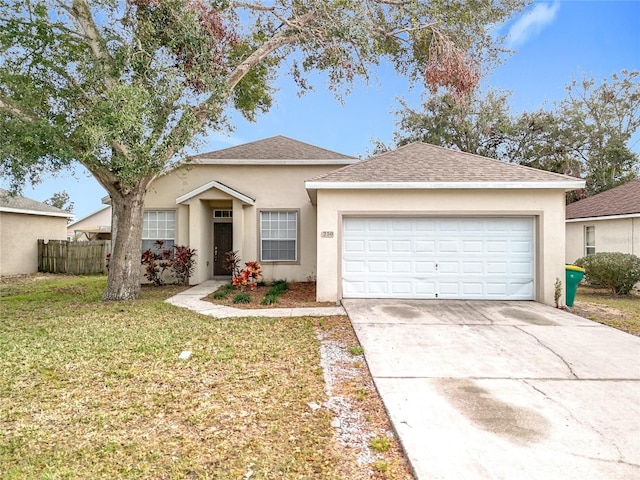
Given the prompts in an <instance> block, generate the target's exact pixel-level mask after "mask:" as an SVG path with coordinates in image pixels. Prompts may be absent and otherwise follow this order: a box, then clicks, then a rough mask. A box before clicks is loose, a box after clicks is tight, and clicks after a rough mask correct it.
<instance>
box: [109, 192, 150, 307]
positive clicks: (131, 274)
mask: <svg viewBox="0 0 640 480" xmlns="http://www.w3.org/2000/svg"><path fill="white" fill-rule="evenodd" d="M141 183H142V182H141ZM145 193H146V188H145V187H143V186H142V185H139V186H137V187H136V188H135V189H133V190H132V191H130V192H128V193H126V194H114V193H112V194H111V209H112V215H111V238H112V242H113V243H112V249H111V260H110V261H109V276H108V278H107V289H106V290H105V292H104V295H103V297H102V299H103V300H133V299H134V298H136V297H137V296H138V295H139V293H140V283H141V280H142V271H141V266H140V255H141V251H140V249H141V246H142V218H143V206H144V197H145Z"/></svg>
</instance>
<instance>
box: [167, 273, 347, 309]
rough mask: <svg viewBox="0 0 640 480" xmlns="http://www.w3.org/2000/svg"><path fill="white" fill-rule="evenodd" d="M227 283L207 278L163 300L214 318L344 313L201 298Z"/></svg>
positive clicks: (338, 307)
mask: <svg viewBox="0 0 640 480" xmlns="http://www.w3.org/2000/svg"><path fill="white" fill-rule="evenodd" d="M227 283H229V281H228V280H207V281H205V282H202V283H201V284H199V285H196V286H195V287H193V288H190V289H189V290H185V291H184V292H181V293H178V294H177V295H174V296H173V297H171V298H168V299H167V300H165V301H166V302H167V303H170V304H171V305H175V306H177V307H182V308H187V309H189V310H193V311H194V312H198V313H201V314H203V315H208V316H210V317H215V318H240V317H326V316H331V315H346V313H345V311H344V308H342V307H340V306H336V307H308V308H260V309H254V308H251V309H249V308H245V309H243V308H234V307H227V306H225V305H216V304H215V303H211V302H207V301H206V300H202V298H204V297H206V296H207V295H209V294H210V293H212V292H215V291H216V290H217V289H218V288H220V287H221V286H223V285H225V284H227Z"/></svg>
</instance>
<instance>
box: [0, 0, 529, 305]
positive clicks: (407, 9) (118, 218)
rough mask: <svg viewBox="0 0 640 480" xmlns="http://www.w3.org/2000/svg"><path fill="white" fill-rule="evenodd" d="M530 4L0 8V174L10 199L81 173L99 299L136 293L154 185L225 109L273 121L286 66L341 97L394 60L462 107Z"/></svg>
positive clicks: (344, 1)
mask: <svg viewBox="0 0 640 480" xmlns="http://www.w3.org/2000/svg"><path fill="white" fill-rule="evenodd" d="M525 3H526V0H485V1H481V2H471V3H463V2H441V1H408V0H339V1H338V0H274V1H264V2H261V1H259V0H256V1H234V0H208V1H206V0H42V1H37V2H34V1H31V0H0V31H2V35H1V36H0V132H1V136H2V141H1V142H0V172H1V173H2V174H3V175H5V176H6V177H7V178H11V179H12V182H13V187H14V189H16V190H17V189H19V188H20V186H21V185H22V184H23V183H24V182H25V181H26V180H29V181H30V182H31V183H37V181H38V180H39V179H40V178H41V175H43V174H44V173H47V172H50V171H57V170H59V169H61V168H65V167H67V166H69V165H72V164H73V163H74V162H79V163H80V164H82V165H84V167H86V168H87V169H88V170H89V172H91V174H92V175H93V176H94V177H95V178H96V179H97V181H98V182H99V183H100V184H101V185H102V186H103V187H104V188H105V189H106V190H107V192H108V194H109V196H110V197H111V206H112V212H113V213H112V222H111V225H112V235H113V252H112V256H111V259H110V268H109V276H108V281H107V288H106V290H105V293H104V296H103V299H104V300H127V299H132V298H135V297H137V295H138V293H139V292H140V280H141V277H140V275H141V271H140V263H139V259H140V257H139V255H140V253H139V252H140V245H141V242H142V217H143V205H144V200H145V195H146V192H147V190H148V189H149V187H150V185H151V184H152V182H153V181H154V180H155V179H156V178H157V177H158V176H159V175H161V174H162V173H163V172H166V171H167V169H168V168H170V167H172V166H174V165H175V164H176V163H177V162H180V161H181V160H184V159H185V157H186V149H187V147H189V146H193V144H194V140H195V139H197V138H199V137H201V136H202V135H204V134H206V133H208V132H210V131H212V130H216V131H220V130H225V129H228V128H229V127H230V125H229V124H228V123H227V113H228V112H229V111H231V110H234V109H235V110H236V111H238V112H240V113H242V114H243V115H244V116H245V117H246V118H248V119H249V120H254V119H255V116H256V114H257V113H259V112H265V111H267V110H268V109H269V108H270V106H271V94H272V92H273V91H274V87H273V85H274V82H275V80H276V78H277V75H278V74H279V73H281V72H282V70H281V68H280V67H281V66H283V65H284V60H285V59H287V65H288V66H289V68H290V70H289V72H288V73H289V74H290V75H291V76H292V78H293V79H294V80H295V81H296V82H297V84H298V86H299V87H300V89H301V91H305V90H307V89H308V88H309V85H308V84H307V81H306V78H307V73H308V72H310V71H313V70H317V71H323V72H326V74H327V76H328V84H329V88H330V89H332V90H333V91H335V92H336V94H337V95H338V96H339V95H340V92H343V91H345V88H346V90H348V86H349V85H350V84H351V83H352V82H353V81H354V80H355V79H356V78H363V79H365V80H367V79H368V78H369V76H370V72H371V71H372V69H373V68H374V67H376V66H377V65H378V64H379V63H380V62H381V60H388V61H389V62H390V63H391V64H392V65H393V66H394V67H395V69H396V71H397V72H399V73H400V74H401V75H404V76H406V77H408V78H410V79H411V80H412V81H414V82H415V81H423V82H425V83H426V85H427V86H428V87H429V88H430V89H431V90H437V89H438V88H440V87H443V88H447V89H449V90H451V91H452V92H453V93H454V95H455V96H456V97H462V96H464V95H466V94H467V93H468V92H469V91H471V90H472V89H473V88H474V87H475V85H476V84H477V82H478V79H479V75H480V73H483V72H482V69H483V67H486V66H487V65H491V64H492V63H493V61H494V60H496V58H497V57H498V55H499V53H500V50H499V43H498V42H499V41H496V40H495V39H494V37H493V35H492V33H491V28H492V27H493V26H495V25H496V24H499V23H500V22H502V21H504V20H506V19H508V18H509V17H510V16H511V15H512V14H513V13H514V12H516V11H518V10H520V9H521V8H522V7H523V6H524V4H525ZM285 73H286V72H285Z"/></svg>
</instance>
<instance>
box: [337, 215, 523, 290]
mask: <svg viewBox="0 0 640 480" xmlns="http://www.w3.org/2000/svg"><path fill="white" fill-rule="evenodd" d="M533 231H534V230H533V219H532V218H531V217H527V218H525V217H523V218H508V217H505V218H468V217H466V218H428V217H424V218H404V217H403V218H366V217H354V218H346V219H345V221H344V227H343V235H344V239H343V267H342V273H343V296H344V297H347V298H348V297H361V298H380V297H388V298H474V299H476V298H477V299H481V298H487V299H502V300H509V299H518V300H522V299H525V300H526V299H533V295H534V288H533V287H534V285H533V278H534V262H533V252H534V243H533Z"/></svg>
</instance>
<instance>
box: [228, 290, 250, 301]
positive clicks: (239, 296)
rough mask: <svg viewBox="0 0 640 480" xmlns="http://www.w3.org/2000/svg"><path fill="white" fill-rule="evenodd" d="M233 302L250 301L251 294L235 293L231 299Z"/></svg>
mask: <svg viewBox="0 0 640 480" xmlns="http://www.w3.org/2000/svg"><path fill="white" fill-rule="evenodd" d="M231 301H232V302H233V303H250V302H251V295H249V294H248V293H246V292H242V293H239V294H237V295H236V296H235V297H233V300H231Z"/></svg>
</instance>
